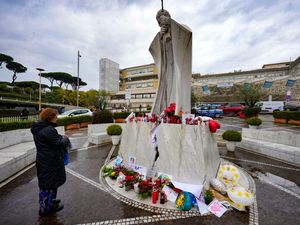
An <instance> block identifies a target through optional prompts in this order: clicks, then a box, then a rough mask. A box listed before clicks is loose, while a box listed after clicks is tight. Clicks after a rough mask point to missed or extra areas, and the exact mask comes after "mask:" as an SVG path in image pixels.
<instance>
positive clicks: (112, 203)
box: [0, 118, 300, 225]
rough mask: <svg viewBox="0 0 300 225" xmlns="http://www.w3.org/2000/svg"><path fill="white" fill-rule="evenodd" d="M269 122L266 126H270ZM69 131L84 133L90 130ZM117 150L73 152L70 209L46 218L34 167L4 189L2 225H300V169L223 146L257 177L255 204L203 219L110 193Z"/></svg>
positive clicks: (64, 192)
mask: <svg viewBox="0 0 300 225" xmlns="http://www.w3.org/2000/svg"><path fill="white" fill-rule="evenodd" d="M236 120H237V119H235V118H224V119H222V121H221V123H223V124H222V128H223V129H228V128H224V126H226V125H225V123H226V124H228V126H238V125H233V124H232V123H233V122H232V121H234V123H235V124H239V123H237V122H238V121H236ZM263 125H265V124H263ZM267 125H268V124H266V125H265V127H266V129H269V128H270V127H267ZM236 128H237V127H236ZM237 129H238V128H237ZM270 129H271V128H270ZM291 129H294V128H291ZM298 131H299V128H298ZM67 134H68V135H70V136H84V135H86V131H85V130H81V131H77V132H70V133H67ZM117 151H118V149H117V148H116V149H115V148H113V147H112V146H111V145H105V146H89V147H87V148H82V149H78V150H74V151H73V152H72V153H71V154H70V157H71V163H70V164H69V165H68V166H67V168H66V171H67V182H66V184H65V185H63V186H62V187H60V188H59V190H58V197H59V198H60V199H61V200H62V202H63V204H64V205H65V208H64V209H63V210H62V211H61V212H58V213H57V214H53V215H50V216H46V217H39V215H38V185H37V177H36V168H35V165H34V164H33V165H31V166H29V167H28V168H27V170H26V171H25V172H24V173H22V174H21V175H19V176H18V177H16V178H15V179H13V180H11V181H10V182H8V183H7V184H5V185H4V186H2V187H1V188H0V208H1V211H0V218H1V222H0V224H16V225H17V224H18V225H19V224H24V225H26V224H45V225H46V224H49V225H50V224H51V225H55V224H146V223H149V224H216V225H217V224H222V225H225V224H237V225H238V224H274V225H275V224H278V225H282V224H288V225H294V224H300V219H299V213H300V188H299V186H300V167H296V166H293V165H289V164H285V163H283V162H280V161H277V160H273V159H270V158H267V157H263V156H260V155H256V154H254V153H250V152H248V151H246V150H243V149H238V150H236V151H235V152H233V153H231V152H227V151H226V148H225V147H219V151H220V155H221V157H222V158H223V159H225V160H229V161H231V162H233V163H235V164H236V165H238V166H240V167H242V168H243V169H245V170H246V171H247V172H248V173H249V174H250V175H251V176H252V178H253V179H254V181H255V188H256V202H255V204H254V207H253V208H252V210H250V212H239V211H236V210H232V211H228V212H226V213H225V214H224V215H223V216H222V217H221V218H217V217H216V216H213V215H210V216H202V217H201V216H199V215H196V214H193V213H180V212H179V213H174V212H171V211H168V210H165V211H164V210H161V211H159V212H158V211H157V212H155V211H153V212H151V211H149V210H145V208H143V207H141V205H138V204H137V205H135V204H134V203H132V202H131V201H126V200H125V201H124V199H123V200H122V199H121V198H120V196H116V195H112V193H109V192H108V191H107V189H106V188H105V187H104V186H103V185H104V184H103V182H101V179H99V172H100V169H101V167H102V165H103V164H104V163H105V161H107V160H109V158H111V157H112V158H113V157H114V156H115V155H116V154H117Z"/></svg>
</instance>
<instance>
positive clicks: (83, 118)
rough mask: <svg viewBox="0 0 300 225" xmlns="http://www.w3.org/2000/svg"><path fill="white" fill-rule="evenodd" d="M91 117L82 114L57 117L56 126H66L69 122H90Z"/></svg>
mask: <svg viewBox="0 0 300 225" xmlns="http://www.w3.org/2000/svg"><path fill="white" fill-rule="evenodd" d="M92 121H93V117H92V116H88V115H83V116H66V117H63V118H59V119H57V125H58V126H66V125H70V124H76V123H83V122H92Z"/></svg>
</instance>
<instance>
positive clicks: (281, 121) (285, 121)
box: [274, 118, 287, 124]
mask: <svg viewBox="0 0 300 225" xmlns="http://www.w3.org/2000/svg"><path fill="white" fill-rule="evenodd" d="M274 122H275V123H283V124H286V123H287V119H282V118H274Z"/></svg>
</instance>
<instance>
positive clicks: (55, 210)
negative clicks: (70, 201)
mask: <svg viewBox="0 0 300 225" xmlns="http://www.w3.org/2000/svg"><path fill="white" fill-rule="evenodd" d="M63 208H64V205H63V204H61V205H60V204H56V205H53V207H52V208H51V209H50V213H56V212H59V211H60V210H62V209H63Z"/></svg>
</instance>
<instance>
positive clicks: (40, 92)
mask: <svg viewBox="0 0 300 225" xmlns="http://www.w3.org/2000/svg"><path fill="white" fill-rule="evenodd" d="M36 70H38V71H39V76H40V86H39V111H40V110H41V109H42V81H41V79H42V78H41V72H42V71H45V70H44V69H42V68H36Z"/></svg>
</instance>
